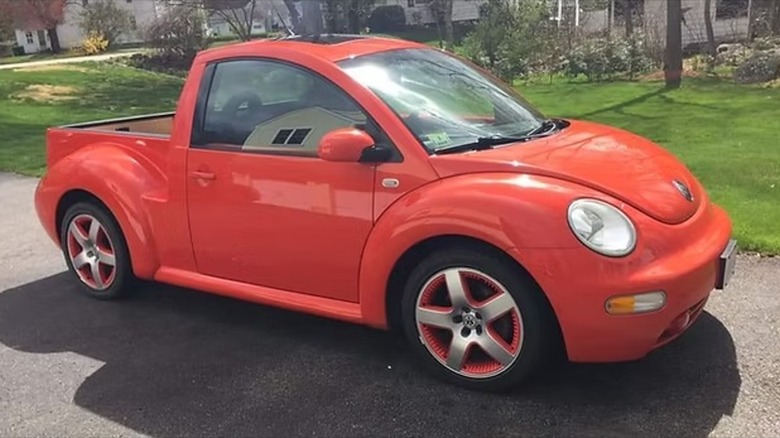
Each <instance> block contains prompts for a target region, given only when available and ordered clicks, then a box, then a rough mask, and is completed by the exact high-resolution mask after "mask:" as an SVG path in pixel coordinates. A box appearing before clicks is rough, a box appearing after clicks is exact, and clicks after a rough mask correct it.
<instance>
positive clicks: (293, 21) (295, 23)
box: [284, 0, 301, 33]
mask: <svg viewBox="0 0 780 438" xmlns="http://www.w3.org/2000/svg"><path fill="white" fill-rule="evenodd" d="M284 5H285V6H287V12H288V13H289V14H290V25H291V26H292V30H293V32H295V33H298V29H299V28H300V27H301V17H300V16H299V15H298V9H296V8H295V3H293V1H292V0H284Z"/></svg>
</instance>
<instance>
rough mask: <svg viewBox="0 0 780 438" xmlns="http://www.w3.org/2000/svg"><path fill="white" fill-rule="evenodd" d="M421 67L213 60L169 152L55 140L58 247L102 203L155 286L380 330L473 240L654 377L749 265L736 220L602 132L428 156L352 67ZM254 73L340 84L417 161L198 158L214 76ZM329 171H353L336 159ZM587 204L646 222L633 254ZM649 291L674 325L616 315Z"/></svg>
mask: <svg viewBox="0 0 780 438" xmlns="http://www.w3.org/2000/svg"><path fill="white" fill-rule="evenodd" d="M423 47H424V46H420V45H418V44H415V43H411V42H406V41H401V40H391V39H383V38H365V39H363V38H357V39H353V40H347V41H344V42H340V43H334V44H317V43H313V42H306V41H286V40H280V41H262V42H250V43H245V44H237V45H233V46H227V47H223V48H218V49H214V50H209V51H205V52H202V53H201V54H199V55H198V56H197V58H196V59H195V61H194V63H193V65H192V67H191V71H190V73H189V76H188V78H187V80H186V82H185V84H184V87H183V90H182V92H181V97H180V100H179V103H178V108H177V109H176V112H175V115H174V116H172V117H173V119H172V122H171V125H170V126H171V128H170V129H171V131H170V136H167V135H161V134H154V133H136V132H123V131H122V130H118V131H117V130H111V129H90V126H91V125H88V124H87V125H80V126H69V127H58V128H51V129H49V130H48V133H47V163H48V171H47V173H46V175H45V176H44V177H43V178H42V179H41V181H40V184H39V187H38V190H37V192H36V195H35V206H36V209H37V212H38V214H39V217H40V220H41V223H42V224H43V227H44V228H45V230H46V231H47V232H48V234H49V235H50V236H51V238H52V239H53V240H54V241H55V242H57V243H58V244H60V243H61V234H60V230H61V227H62V220H63V215H64V212H65V210H66V209H67V206H68V205H69V203H71V204H72V203H73V202H76V201H77V200H83V199H93V200H96V202H99V203H101V204H102V205H103V206H105V208H106V209H107V210H108V211H110V212H111V214H112V215H113V217H114V218H115V219H116V221H117V223H118V224H119V226H120V228H121V231H122V233H123V235H124V238H125V240H126V243H127V248H128V251H129V254H130V255H131V265H132V272H133V274H134V275H135V276H137V277H140V278H143V279H151V280H156V281H159V282H164V283H170V284H174V285H179V286H184V287H188V288H193V289H197V290H202V291H208V292H212V293H216V294H221V295H226V296H230V297H234V298H238V299H242V300H247V301H253V302H256V303H262V304H266V305H272V306H278V307H281V308H285V309H290V310H294V311H300V312H307V313H312V314H316V315H320V316H323V317H328V318H335V319H339V320H344V321H348V322H352V323H358V324H365V325H368V326H372V327H376V328H380V329H386V328H389V327H391V326H392V325H394V324H397V323H398V322H397V321H394V319H395V318H396V316H395V315H396V314H397V309H395V308H394V306H395V307H397V306H398V297H397V294H398V293H399V292H398V290H396V289H397V288H398V283H396V281H397V280H398V279H397V275H404V274H405V273H404V272H402V270H403V267H404V263H403V261H404V260H405V258H408V260H411V258H413V257H414V255H415V254H416V252H419V251H420V250H421V248H425V247H426V245H431V244H435V242H437V241H439V240H441V239H451V238H455V237H457V238H463V239H469V240H472V241H478V242H481V243H482V244H484V245H489V246H490V247H492V248H495V249H497V250H499V251H501V252H502V253H503V254H505V255H507V256H508V257H510V258H511V259H512V260H513V261H514V262H515V263H516V264H517V265H518V267H522V269H524V270H525V271H527V272H528V273H529V274H530V276H531V277H532V278H533V281H535V283H536V284H537V285H538V287H539V288H540V289H541V290H542V291H543V292H544V295H545V297H546V299H547V301H548V302H549V304H550V306H551V308H552V310H553V312H554V315H555V318H556V320H557V324H558V326H559V327H560V333H561V336H562V341H563V345H564V346H565V351H566V353H567V356H568V359H569V360H571V361H576V362H609V361H624V360H633V359H638V358H641V357H643V356H645V355H646V354H648V353H649V352H651V351H652V350H654V349H655V348H657V347H659V346H661V345H663V344H665V343H667V342H669V341H670V340H672V339H674V338H675V337H677V336H679V335H680V334H681V333H683V332H684V331H685V330H686V329H687V328H688V327H689V326H690V324H692V323H693V321H694V320H695V319H696V317H697V316H698V314H699V313H700V312H701V311H702V308H703V307H704V304H705V303H706V301H707V298H708V297H709V294H710V293H711V291H712V290H713V289H716V286H717V287H722V284H721V285H719V284H718V283H723V282H724V281H725V280H727V276H728V274H729V272H725V273H724V270H728V269H730V268H731V265H730V263H731V259H733V256H731V255H730V254H726V255H722V254H723V253H724V251H725V250H726V249H727V247H729V246H730V245H729V243H730V234H731V224H730V221H729V218H728V217H727V215H726V213H725V212H724V211H723V210H722V209H721V208H719V207H718V206H716V205H715V204H713V203H712V202H711V201H710V199H709V197H708V195H707V192H706V191H705V189H704V187H702V185H701V184H700V183H699V182H698V181H697V179H696V178H695V177H694V176H693V175H692V174H691V172H690V171H689V170H688V169H687V168H686V167H685V166H684V165H683V164H682V163H681V162H680V161H678V160H677V159H676V158H675V157H674V156H673V155H672V154H671V153H669V152H667V151H665V150H664V149H662V148H661V147H659V146H657V145H655V144H653V143H652V142H650V141H649V140H647V139H645V138H642V137H639V136H637V135H634V134H632V133H629V132H626V131H623V130H620V129H616V128H612V127H607V126H603V125H598V124H595V123H590V122H584V121H569V125H568V127H566V129H562V130H560V132H558V133H556V134H554V135H550V136H547V137H543V138H538V139H533V140H531V141H527V142H523V143H521V144H509V145H506V146H504V147H500V148H494V149H487V150H478V151H470V152H464V153H457V154H430V153H428V152H426V151H425V149H424V148H422V147H421V146H420V143H419V141H418V139H417V138H415V136H414V135H412V133H411V132H410V130H409V129H408V127H407V126H406V125H405V124H404V122H403V120H402V117H401V116H399V114H397V113H396V112H394V111H393V110H392V109H391V108H389V107H388V105H387V104H386V103H385V102H384V101H383V100H382V99H380V98H379V97H377V95H376V94H375V93H373V92H372V91H370V90H369V89H368V88H366V87H364V86H362V85H361V84H360V83H358V82H357V81H355V80H354V79H353V78H352V77H351V76H349V75H348V74H347V73H345V72H344V71H343V69H342V68H340V67H339V66H338V65H337V62H338V61H340V60H344V59H351V58H359V57H361V56H363V55H366V54H374V53H381V52H388V51H395V50H404V49H410V48H414V49H423ZM425 50H433V49H428V48H426V49H425ZM254 57H259V58H264V59H277V60H283V61H284V62H286V63H290V64H293V65H296V66H298V67H300V68H303V69H307V70H310V71H312V72H316V73H317V74H318V75H321V76H323V77H325V78H327V79H328V80H329V81H331V82H332V83H333V84H335V85H336V86H337V87H339V88H340V89H341V90H343V91H344V92H345V93H347V94H348V95H349V96H351V98H353V99H354V100H355V101H356V102H357V103H358V104H359V105H360V106H361V107H362V108H363V109H364V110H365V111H366V112H367V113H369V114H370V116H371V117H372V118H373V119H374V120H375V121H376V123H377V124H379V125H380V126H381V127H382V129H383V130H384V132H386V133H387V135H388V136H389V137H390V140H391V141H392V143H393V144H394V145H396V147H397V148H398V150H399V152H400V154H401V155H402V157H403V159H402V160H400V161H394V162H378V163H359V162H355V161H357V160H356V159H355V158H357V157H351V158H350V151H354V150H356V149H354V148H353V149H350V148H349V147H342V148H341V149H338V148H335V147H334V148H333V151H331V152H328V151H326V150H325V149H323V148H324V147H325V146H322V145H321V146H320V154H321V157H320V158H319V159H300V158H299V157H295V156H287V155H264V154H254V155H253V154H238V153H235V152H234V151H230V150H206V149H202V148H195V147H192V146H191V145H192V138H191V133H192V132H193V123H194V122H193V120H194V118H195V114H196V106H197V102H198V96H199V91H200V88H201V84H202V83H203V78H204V75H205V74H206V69H207V66H208V65H209V63H213V62H216V61H220V60H225V59H233V58H235V59H244V58H254ZM139 92H144V91H142V90H139ZM133 120H135V119H120V120H118V121H113V122H112V121H109V123H114V125H115V124H117V123H118V124H119V125H121V124H122V123H123V122H124V121H129V122H128V123H131V122H132V121H133ZM139 120H141V122H143V120H142V119H139ZM104 123H105V122H104ZM114 125H111V126H112V127H113V126H114ZM342 134H343V133H342ZM347 134H349V133H347ZM343 136H344V135H342V137H343ZM348 136H349V135H347V137H348ZM337 141H341V142H342V143H343V144H348V143H349V142H350V141H352V143H355V142H357V143H360V138H357V137H356V139H354V140H350V139H346V140H344V139H337ZM362 146H366V145H362ZM327 153H332V154H333V157H335V158H333V157H331V158H333V159H332V160H329V159H327V157H326V159H322V154H327ZM339 154H341V156H339ZM674 181H677V182H681V183H683V184H684V186H686V187H687V188H688V190H689V192H690V193H689V194H690V195H691V198H692V200H689V199H686V197H685V196H684V195H685V193H681V191H680V190H679V189H678V187H676V185H675V184H673V182H674ZM578 198H591V199H596V200H602V201H604V202H606V203H609V204H610V205H612V206H615V207H617V208H618V209H619V210H620V211H621V212H622V213H623V214H624V215H625V216H627V217H628V218H630V220H631V221H632V222H633V224H634V227H635V229H636V245H635V248H634V249H633V251H632V252H631V253H630V254H628V255H626V256H622V257H607V256H604V255H602V254H599V253H597V252H594V251H592V250H591V249H589V248H587V247H586V246H584V245H583V244H582V242H580V241H579V240H578V239H577V237H575V235H574V234H573V233H572V230H571V228H570V226H569V224H568V223H567V220H566V211H567V208H569V206H570V204H571V202H572V200H576V199H578ZM731 246H733V245H731ZM649 291H663V292H664V293H665V296H666V301H665V303H664V304H663V307H662V308H660V309H658V310H655V311H652V312H646V313H637V314H628V315H613V314H610V313H608V312H607V311H606V310H605V302H606V301H607V300H608V299H609V298H610V297H614V296H619V295H627V294H639V293H644V292H649Z"/></svg>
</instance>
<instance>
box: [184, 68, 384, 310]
mask: <svg viewBox="0 0 780 438" xmlns="http://www.w3.org/2000/svg"><path fill="white" fill-rule="evenodd" d="M210 68H213V73H210V74H213V78H212V79H211V87H210V89H209V90H208V94H207V96H208V97H207V100H206V101H205V102H204V103H203V105H205V106H204V107H203V108H204V109H203V110H202V113H203V115H204V117H203V119H202V131H201V132H200V133H198V134H194V136H193V143H194V144H193V145H192V146H191V148H190V149H189V151H188V157H187V171H188V174H189V177H188V182H187V186H188V188H187V192H188V205H189V219H190V231H191V234H192V245H193V250H194V254H195V258H196V262H197V266H198V270H199V272H201V273H203V274H206V275H211V276H215V277H221V278H226V279H230V280H236V281H240V282H246V283H252V284H256V285H261V286H268V287H273V288H278V289H283V290H288V291H294V292H302V293H307V294H313V295H320V296H325V297H330V298H335V299H342V300H350V301H357V295H358V292H357V284H358V278H357V277H358V269H359V264H360V256H361V251H362V249H363V245H364V243H365V241H366V239H367V237H368V233H369V231H370V229H371V226H372V204H373V186H374V174H375V171H376V169H375V165H372V164H366V163H336V162H326V161H323V160H321V159H319V158H318V157H317V153H316V151H317V145H318V143H319V139H320V138H322V136H323V135H324V134H325V133H326V132H328V131H330V130H332V129H336V128H340V127H347V126H355V125H358V126H360V125H364V124H366V123H367V117H366V115H365V113H364V112H363V111H362V110H361V109H360V108H359V107H358V106H357V105H356V104H355V103H354V101H352V100H351V99H350V98H349V97H348V96H347V95H346V94H345V93H344V92H343V91H342V90H341V89H339V88H337V87H336V86H335V85H333V84H332V83H330V82H328V81H326V80H325V79H323V78H322V77H320V76H317V75H314V74H312V73H311V72H309V71H307V70H304V69H303V68H301V67H297V66H293V65H291V64H287V63H281V62H275V61H269V60H259V59H250V60H246V59H243V60H232V61H224V62H221V63H219V64H217V65H216V66H213V67H210ZM196 129H199V128H196Z"/></svg>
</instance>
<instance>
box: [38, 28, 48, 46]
mask: <svg viewBox="0 0 780 438" xmlns="http://www.w3.org/2000/svg"><path fill="white" fill-rule="evenodd" d="M38 47H39V48H40V50H46V49H48V48H49V44H48V41H47V40H46V32H45V31H42V30H39V31H38Z"/></svg>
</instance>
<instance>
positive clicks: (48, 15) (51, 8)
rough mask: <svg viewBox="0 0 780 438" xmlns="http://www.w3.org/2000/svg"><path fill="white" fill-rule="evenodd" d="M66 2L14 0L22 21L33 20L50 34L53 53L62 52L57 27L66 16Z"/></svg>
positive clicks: (17, 15)
mask: <svg viewBox="0 0 780 438" xmlns="http://www.w3.org/2000/svg"><path fill="white" fill-rule="evenodd" d="M66 3H67V1H66V0H13V7H14V9H15V13H16V14H15V16H16V17H17V18H22V19H32V20H35V21H37V22H38V24H40V25H41V26H42V27H43V28H44V29H45V30H46V32H47V33H48V34H49V40H50V41H51V51H52V52H54V53H58V52H60V51H62V46H61V45H60V38H59V35H58V34H57V25H59V24H60V23H62V20H63V18H64V16H65V14H64V9H65V5H66Z"/></svg>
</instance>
